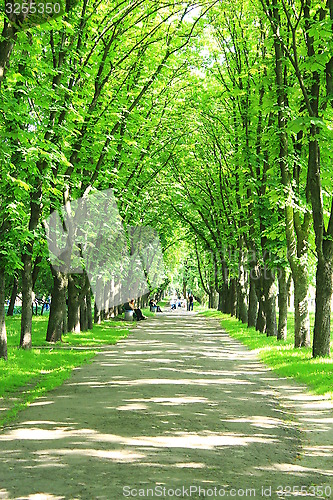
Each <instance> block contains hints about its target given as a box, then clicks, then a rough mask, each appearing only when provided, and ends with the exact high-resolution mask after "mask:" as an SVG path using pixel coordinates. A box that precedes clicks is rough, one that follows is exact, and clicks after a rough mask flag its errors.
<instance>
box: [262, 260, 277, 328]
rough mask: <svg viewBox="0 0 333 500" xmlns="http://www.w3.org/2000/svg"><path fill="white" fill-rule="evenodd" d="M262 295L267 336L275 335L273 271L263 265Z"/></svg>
mask: <svg viewBox="0 0 333 500" xmlns="http://www.w3.org/2000/svg"><path fill="white" fill-rule="evenodd" d="M264 272H265V275H264V295H265V302H264V304H265V316H266V335H267V337H274V336H275V337H276V336H277V323H276V290H275V273H274V271H273V270H272V269H268V268H267V266H265V269H264Z"/></svg>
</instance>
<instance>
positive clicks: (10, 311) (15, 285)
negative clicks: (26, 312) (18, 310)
mask: <svg viewBox="0 0 333 500" xmlns="http://www.w3.org/2000/svg"><path fill="white" fill-rule="evenodd" d="M17 291H18V279H17V278H16V276H14V282H13V288H12V294H11V296H10V302H9V306H8V311H7V316H13V314H14V307H15V301H16V297H17Z"/></svg>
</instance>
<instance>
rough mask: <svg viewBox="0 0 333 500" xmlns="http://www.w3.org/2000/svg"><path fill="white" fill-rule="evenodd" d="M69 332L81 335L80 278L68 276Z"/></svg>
mask: <svg viewBox="0 0 333 500" xmlns="http://www.w3.org/2000/svg"><path fill="white" fill-rule="evenodd" d="M68 331H69V332H73V333H80V305H79V290H78V276H76V275H73V274H70V275H69V276H68Z"/></svg>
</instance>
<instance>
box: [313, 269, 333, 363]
mask: <svg viewBox="0 0 333 500" xmlns="http://www.w3.org/2000/svg"><path fill="white" fill-rule="evenodd" d="M332 279H333V269H332V260H331V259H327V260H326V259H318V264H317V272H316V313H315V325H314V333H313V346H312V354H313V357H314V358H316V357H318V356H330V339H331V299H332Z"/></svg>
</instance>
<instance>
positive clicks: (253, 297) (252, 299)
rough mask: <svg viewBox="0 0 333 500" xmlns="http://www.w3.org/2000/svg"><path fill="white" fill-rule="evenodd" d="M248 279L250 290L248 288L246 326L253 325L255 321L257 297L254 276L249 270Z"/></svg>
mask: <svg viewBox="0 0 333 500" xmlns="http://www.w3.org/2000/svg"><path fill="white" fill-rule="evenodd" d="M249 281H250V290H249V311H248V319H247V326H248V327H252V326H254V327H255V326H256V323H257V313H258V298H257V293H256V284H255V278H254V277H252V276H251V272H250V277H249Z"/></svg>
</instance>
